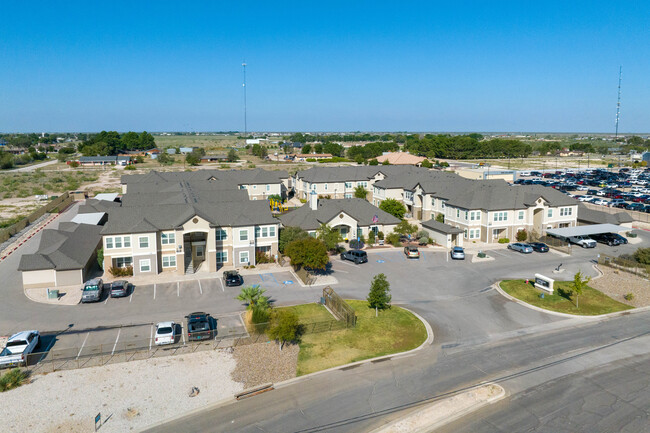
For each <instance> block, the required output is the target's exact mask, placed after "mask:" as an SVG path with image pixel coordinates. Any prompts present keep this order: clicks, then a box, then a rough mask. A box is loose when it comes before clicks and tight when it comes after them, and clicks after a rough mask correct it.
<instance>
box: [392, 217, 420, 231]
mask: <svg viewBox="0 0 650 433" xmlns="http://www.w3.org/2000/svg"><path fill="white" fill-rule="evenodd" d="M393 231H394V232H395V233H399V234H400V235H412V234H414V233H415V232H417V231H418V226H416V225H415V224H409V222H408V221H406V220H403V221H402V222H400V223H399V224H397V225H396V226H395V229H394V230H393Z"/></svg>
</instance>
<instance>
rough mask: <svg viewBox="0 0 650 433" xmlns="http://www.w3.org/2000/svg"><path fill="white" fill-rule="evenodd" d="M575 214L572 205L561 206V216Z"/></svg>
mask: <svg viewBox="0 0 650 433" xmlns="http://www.w3.org/2000/svg"><path fill="white" fill-rule="evenodd" d="M572 214H573V208H572V207H561V208H560V216H570V215H572Z"/></svg>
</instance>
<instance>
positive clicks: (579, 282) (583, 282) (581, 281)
mask: <svg viewBox="0 0 650 433" xmlns="http://www.w3.org/2000/svg"><path fill="white" fill-rule="evenodd" d="M589 281H591V277H587V278H583V275H582V271H578V272H577V273H576V274H575V275H574V276H573V291H574V292H576V308H580V306H579V298H580V295H582V292H583V291H584V289H585V288H586V287H587V284H589Z"/></svg>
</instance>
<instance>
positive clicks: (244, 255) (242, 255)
mask: <svg viewBox="0 0 650 433" xmlns="http://www.w3.org/2000/svg"><path fill="white" fill-rule="evenodd" d="M239 263H240V264H242V263H248V251H240V252H239Z"/></svg>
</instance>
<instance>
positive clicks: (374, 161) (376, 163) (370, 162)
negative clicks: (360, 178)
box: [368, 158, 379, 165]
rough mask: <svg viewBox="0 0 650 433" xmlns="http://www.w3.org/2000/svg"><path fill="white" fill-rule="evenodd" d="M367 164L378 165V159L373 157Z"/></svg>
mask: <svg viewBox="0 0 650 433" xmlns="http://www.w3.org/2000/svg"><path fill="white" fill-rule="evenodd" d="M368 165H379V161H377V159H376V158H373V159H371V160H370V161H369V162H368Z"/></svg>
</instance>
